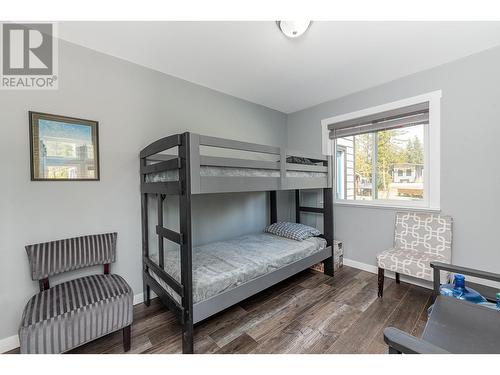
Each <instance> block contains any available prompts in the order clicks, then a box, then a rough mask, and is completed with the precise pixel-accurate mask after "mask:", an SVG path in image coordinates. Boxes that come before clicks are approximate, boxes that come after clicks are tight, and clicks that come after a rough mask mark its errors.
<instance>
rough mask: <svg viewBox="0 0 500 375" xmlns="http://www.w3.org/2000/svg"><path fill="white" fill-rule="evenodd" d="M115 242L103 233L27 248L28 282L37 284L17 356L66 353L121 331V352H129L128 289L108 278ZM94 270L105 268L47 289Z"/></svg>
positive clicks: (130, 296) (119, 279)
mask: <svg viewBox="0 0 500 375" xmlns="http://www.w3.org/2000/svg"><path fill="white" fill-rule="evenodd" d="M116 238H117V234H116V233H106V234H97V235H90V236H82V237H76V238H69V239H65V240H58V241H51V242H46V243H40V244H35V245H28V246H26V252H27V253H28V259H29V264H30V271H31V278H32V279H33V280H37V281H39V284H40V292H39V293H37V294H35V295H34V296H33V297H32V298H31V299H30V300H29V301H28V303H27V304H26V307H25V308H24V311H23V316H22V320H21V326H20V328H19V341H20V346H21V353H64V352H67V351H69V350H71V349H73V348H75V347H77V346H80V345H82V344H85V343H87V342H90V341H92V340H95V339H97V338H99V337H102V336H105V335H107V334H109V333H111V332H114V331H117V330H120V329H122V330H123V347H124V350H125V351H128V350H130V325H131V324H132V318H133V316H132V307H133V293H132V289H131V288H130V286H129V285H128V284H127V282H126V281H125V280H124V279H123V278H122V277H120V276H118V275H112V274H110V273H109V265H110V263H113V262H114V261H115V259H116ZM95 265H104V274H103V275H90V276H85V277H80V278H78V279H74V280H70V281H67V282H63V283H61V284H58V285H55V286H53V287H50V285H49V277H50V276H53V275H57V274H60V273H63V272H68V271H73V270H76V269H80V268H84V267H90V266H95Z"/></svg>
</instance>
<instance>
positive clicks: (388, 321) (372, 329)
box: [72, 266, 431, 353]
mask: <svg viewBox="0 0 500 375" xmlns="http://www.w3.org/2000/svg"><path fill="white" fill-rule="evenodd" d="M430 296H431V291H430V290H427V289H424V288H421V287H417V286H413V285H409V284H405V283H401V284H396V283H395V282H394V280H392V279H386V283H385V290H384V297H383V298H382V299H380V298H377V276H376V275H374V274H371V273H368V272H364V271H360V270H357V269H354V268H350V267H345V266H344V267H343V268H342V269H341V270H340V271H338V272H336V274H335V278H334V279H332V278H330V277H328V276H325V275H323V274H322V273H319V272H317V271H313V270H307V271H304V272H302V273H300V274H298V275H296V276H294V277H292V278H291V279H288V280H286V281H284V282H282V283H280V284H278V285H276V286H274V287H273V288H270V289H268V290H266V291H264V292H262V293H260V294H258V295H256V296H254V297H251V298H250V299H248V300H246V301H244V302H242V303H240V304H239V305H236V306H234V307H232V308H229V309H228V310H226V311H225V312H222V313H220V314H218V315H217V316H215V317H212V318H210V319H208V320H206V321H205V322H202V323H200V324H199V325H197V326H196V328H195V352H196V353H386V352H387V346H386V345H385V344H384V341H383V336H382V331H383V329H384V328H385V327H387V326H389V325H390V326H394V327H397V328H400V329H402V330H404V331H406V332H411V333H412V334H414V335H416V336H420V335H421V334H422V331H423V328H424V326H425V321H426V319H427V307H428V306H429V304H430ZM180 352H181V340H180V326H179V324H178V323H177V322H176V321H175V318H174V316H173V314H172V313H170V312H169V311H168V310H167V309H166V308H165V307H164V306H163V305H162V304H161V302H160V301H159V300H158V299H154V300H152V301H151V306H150V307H146V306H144V305H143V304H140V305H137V306H135V308H134V324H133V325H132V348H131V350H130V353H180ZM72 353H123V346H122V335H121V332H117V333H114V334H112V335H109V336H107V337H104V338H101V339H99V340H96V341H94V342H91V343H89V344H87V345H84V346H82V347H80V348H77V349H75V350H73V351H72Z"/></svg>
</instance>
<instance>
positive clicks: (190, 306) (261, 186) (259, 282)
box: [140, 132, 333, 353]
mask: <svg viewBox="0 0 500 375" xmlns="http://www.w3.org/2000/svg"><path fill="white" fill-rule="evenodd" d="M214 150H215V151H225V152H226V154H224V152H223V156H220V155H219V154H220V152H219V153H217V152H214ZM215 154H217V155H219V156H214V155H215ZM227 154H229V155H230V156H231V157H229V156H228V155H227ZM235 155H236V156H237V157H234V156H235ZM331 168H332V162H331V157H330V156H323V155H305V154H302V153H299V152H293V151H290V150H288V149H286V148H283V147H273V146H267V145H260V144H254V143H247V142H240V141H235V140H229V139H223V138H216V137H209V136H203V135H199V134H194V133H189V132H187V133H182V134H175V135H171V136H168V137H165V138H162V139H160V140H158V141H156V142H153V143H151V144H150V145H149V146H147V147H146V148H144V149H143V150H142V151H141V152H140V175H141V212H142V214H141V217H142V250H143V257H142V259H143V270H142V275H143V285H144V302H145V304H146V305H149V303H150V298H151V296H150V294H151V290H152V291H154V293H155V294H156V295H157V296H158V297H159V298H160V299H161V300H162V302H163V303H164V304H165V305H166V306H167V307H168V308H169V309H170V310H171V311H172V312H173V313H174V314H175V316H176V317H177V319H178V320H179V322H180V323H181V325H182V351H183V353H193V350H194V348H193V330H194V325H195V324H196V323H198V322H200V321H202V320H204V319H206V318H208V317H210V316H212V315H214V314H216V313H218V312H220V311H223V310H224V309H226V308H228V307H230V306H232V305H234V304H236V303H238V302H240V301H242V300H244V299H246V298H248V297H250V296H252V295H254V294H256V293H258V292H260V291H262V290H264V289H266V288H268V287H270V286H272V285H274V284H276V283H278V282H280V281H282V280H285V279H286V278H288V277H290V276H293V275H294V274H296V273H298V272H301V271H303V270H305V269H307V268H309V267H311V266H313V265H314V264H317V263H320V262H323V263H324V272H325V274H327V275H329V276H332V277H333V250H332V248H333V247H332V245H333V212H332V211H333V204H332V203H333V202H332V199H333V196H332V170H331ZM301 189H322V191H323V207H322V208H321V207H305V206H301V204H300V190H301ZM279 190H295V214H296V222H297V223H300V214H301V212H309V213H316V214H322V215H323V223H324V231H323V232H324V233H323V234H322V235H321V236H319V237H311V238H308V239H306V240H304V241H295V240H291V239H288V238H283V237H279V236H275V235H273V234H269V233H258V234H253V235H246V236H240V237H238V238H234V239H231V240H228V241H221V242H216V243H211V244H208V245H204V246H198V247H194V248H193V245H192V244H193V238H192V228H191V204H192V203H191V201H192V196H193V195H196V194H209V193H230V192H249V191H264V192H265V191H268V192H269V195H270V198H269V203H270V222H271V223H275V222H277V195H276V194H277V191H279ZM169 195H176V196H178V197H179V232H176V231H173V230H171V229H168V228H166V227H165V225H164V206H165V198H166V197H167V196H169ZM148 196H149V197H150V199H149V200H151V199H153V200H154V203H155V206H156V213H157V218H156V225H151V223H150V221H149V217H148V216H151V215H150V214H151V212H150V211H151V210H150V209H148ZM149 208H151V207H149ZM150 227H153V228H154V230H155V234H156V235H157V239H158V247H157V249H158V253H157V254H153V253H150V244H149V240H150V236H149V231H150ZM165 239H166V240H169V241H171V242H173V243H175V244H178V245H179V249H172V248H171V247H165V246H164V240H165ZM221 260H224V261H221Z"/></svg>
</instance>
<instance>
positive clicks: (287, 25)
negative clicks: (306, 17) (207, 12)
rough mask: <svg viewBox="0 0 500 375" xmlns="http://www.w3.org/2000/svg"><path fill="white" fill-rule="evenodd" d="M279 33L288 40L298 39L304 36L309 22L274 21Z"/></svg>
mask: <svg viewBox="0 0 500 375" xmlns="http://www.w3.org/2000/svg"><path fill="white" fill-rule="evenodd" d="M276 23H277V24H278V27H279V28H280V30H281V32H282V33H283V34H285V35H286V36H287V37H289V38H298V37H299V36H301V35H302V34H304V33H305V32H306V31H307V29H308V28H309V26H310V25H311V21H276Z"/></svg>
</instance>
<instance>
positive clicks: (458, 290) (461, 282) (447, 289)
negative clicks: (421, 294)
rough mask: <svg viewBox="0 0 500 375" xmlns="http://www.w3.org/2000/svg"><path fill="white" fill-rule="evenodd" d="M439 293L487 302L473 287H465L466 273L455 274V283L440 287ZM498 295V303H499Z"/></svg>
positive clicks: (472, 300) (466, 299)
mask: <svg viewBox="0 0 500 375" xmlns="http://www.w3.org/2000/svg"><path fill="white" fill-rule="evenodd" d="M439 293H440V294H441V295H443V296H448V297H454V298H457V299H461V300H465V301H469V302H472V303H483V302H487V301H486V298H484V297H483V296H482V295H481V294H479V293H478V292H476V291H475V290H474V289H472V288H466V287H465V277H464V275H455V280H454V283H453V284H444V285H441V287H440V288H439ZM499 294H500V293H499ZM498 303H499V302H498V295H497V304H498Z"/></svg>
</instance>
